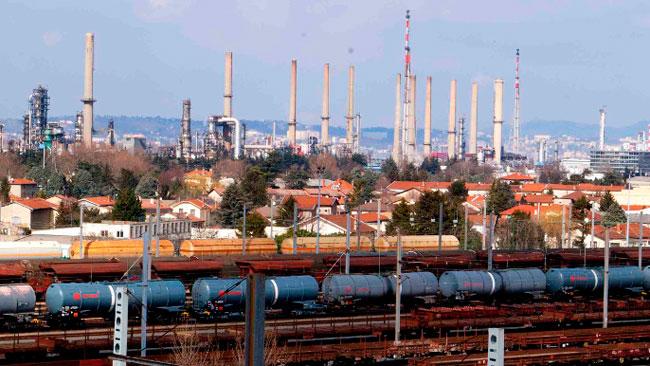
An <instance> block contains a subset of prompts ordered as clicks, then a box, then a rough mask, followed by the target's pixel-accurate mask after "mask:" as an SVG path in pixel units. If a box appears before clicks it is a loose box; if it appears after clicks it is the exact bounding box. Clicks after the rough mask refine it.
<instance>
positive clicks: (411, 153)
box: [408, 75, 416, 161]
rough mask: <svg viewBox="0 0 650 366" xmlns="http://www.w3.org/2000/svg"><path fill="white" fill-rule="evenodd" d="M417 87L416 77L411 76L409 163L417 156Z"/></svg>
mask: <svg viewBox="0 0 650 366" xmlns="http://www.w3.org/2000/svg"><path fill="white" fill-rule="evenodd" d="M415 86H416V79H415V75H412V76H411V98H410V99H411V103H410V109H411V112H410V123H409V144H408V158H409V161H413V159H414V158H415V154H416V147H415V131H416V121H415V96H416V92H415Z"/></svg>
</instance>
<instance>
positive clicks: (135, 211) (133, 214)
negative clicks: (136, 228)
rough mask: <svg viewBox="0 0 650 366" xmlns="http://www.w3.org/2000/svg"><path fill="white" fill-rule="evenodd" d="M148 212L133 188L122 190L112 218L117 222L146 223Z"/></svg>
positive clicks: (118, 195)
mask: <svg viewBox="0 0 650 366" xmlns="http://www.w3.org/2000/svg"><path fill="white" fill-rule="evenodd" d="M145 215H146V212H145V210H144V209H143V208H142V203H141V202H140V199H139V198H138V197H137V196H136V195H135V190H134V189H133V188H128V187H125V188H122V190H121V191H120V193H118V194H117V199H116V200H115V205H114V206H113V211H112V212H111V216H112V218H113V220H115V221H144V219H145Z"/></svg>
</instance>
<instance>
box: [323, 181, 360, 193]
mask: <svg viewBox="0 0 650 366" xmlns="http://www.w3.org/2000/svg"><path fill="white" fill-rule="evenodd" d="M325 188H327V189H331V190H333V191H340V192H343V193H345V194H348V193H350V192H352V189H354V186H352V183H350V182H348V181H345V180H343V179H337V180H335V181H333V182H332V183H330V184H328V185H327V186H325Z"/></svg>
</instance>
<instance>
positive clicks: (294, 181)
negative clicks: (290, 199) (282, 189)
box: [284, 165, 309, 189]
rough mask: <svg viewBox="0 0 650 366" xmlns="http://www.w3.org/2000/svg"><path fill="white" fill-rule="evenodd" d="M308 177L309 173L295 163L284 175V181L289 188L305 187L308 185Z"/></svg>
mask: <svg viewBox="0 0 650 366" xmlns="http://www.w3.org/2000/svg"><path fill="white" fill-rule="evenodd" d="M307 179H309V174H308V173H307V172H306V171H305V170H303V169H301V168H299V167H297V166H295V165H294V166H292V167H291V168H289V170H288V171H287V173H286V174H285V175H284V181H285V183H286V184H287V188H289V189H303V188H305V186H307Z"/></svg>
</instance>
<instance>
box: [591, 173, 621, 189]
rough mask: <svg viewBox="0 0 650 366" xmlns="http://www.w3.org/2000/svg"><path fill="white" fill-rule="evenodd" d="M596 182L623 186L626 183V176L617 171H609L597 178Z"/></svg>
mask: <svg viewBox="0 0 650 366" xmlns="http://www.w3.org/2000/svg"><path fill="white" fill-rule="evenodd" d="M594 183H596V184H600V185H604V186H621V185H623V184H625V177H623V175H621V174H619V173H617V172H614V171H609V172H607V173H605V175H604V176H603V178H602V179H597V180H595V181H594Z"/></svg>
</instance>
